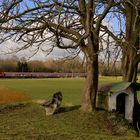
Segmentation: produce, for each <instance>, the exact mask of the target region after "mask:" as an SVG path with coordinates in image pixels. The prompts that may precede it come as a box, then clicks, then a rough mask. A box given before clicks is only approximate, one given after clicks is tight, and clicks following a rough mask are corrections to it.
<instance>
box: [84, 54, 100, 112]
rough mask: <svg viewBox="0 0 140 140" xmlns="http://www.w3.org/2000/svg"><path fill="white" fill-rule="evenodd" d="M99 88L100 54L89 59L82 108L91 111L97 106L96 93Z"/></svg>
mask: <svg viewBox="0 0 140 140" xmlns="http://www.w3.org/2000/svg"><path fill="white" fill-rule="evenodd" d="M97 88H98V56H94V60H88V61H87V77H86V83H85V89H84V96H83V97H82V110H83V111H86V112H91V111H93V110H94V109H95V108H96V94H97Z"/></svg>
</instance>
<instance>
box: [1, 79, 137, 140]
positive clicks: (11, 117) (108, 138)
mask: <svg viewBox="0 0 140 140" xmlns="http://www.w3.org/2000/svg"><path fill="white" fill-rule="evenodd" d="M119 80H120V78H118V79H116V78H115V79H114V78H111V77H110V78H106V77H102V78H101V80H100V83H106V82H107V81H109V82H113V81H119ZM83 85H84V79H36V80H34V79H23V80H22V79H1V80H0V87H8V88H13V89H19V90H23V91H25V92H26V94H28V95H30V96H31V97H32V98H33V99H37V98H50V97H51V94H52V93H53V92H55V91H58V90H60V91H62V92H63V94H64V102H63V106H67V105H69V104H72V105H74V106H75V108H68V107H67V108H65V111H62V112H61V113H59V114H56V115H53V116H47V117H46V116H45V111H44V109H43V108H40V106H39V105H37V104H33V103H30V104H29V105H27V106H25V107H23V108H17V109H10V110H4V111H2V112H0V140H5V139H7V140H12V139H13V140H24V139H25V140H53V139H55V140H70V139H71V140H92V139H94V140H102V139H103V140H118V139H121V140H126V139H128V140H129V139H132V140H134V139H137V138H135V137H134V136H132V133H131V130H129V132H130V134H129V136H127V137H124V136H123V137H117V136H112V134H111V129H109V128H108V124H107V122H106V121H105V120H104V119H103V116H105V115H106V114H104V112H96V113H90V114H84V113H82V112H81V111H80V110H78V107H77V106H76V105H79V104H80V98H81V92H82V90H83V89H82V88H83Z"/></svg>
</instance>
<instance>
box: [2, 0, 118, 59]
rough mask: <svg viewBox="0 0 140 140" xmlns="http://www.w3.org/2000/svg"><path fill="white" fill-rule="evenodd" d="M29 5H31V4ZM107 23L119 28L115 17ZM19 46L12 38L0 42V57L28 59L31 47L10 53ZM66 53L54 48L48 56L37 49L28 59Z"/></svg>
mask: <svg viewBox="0 0 140 140" xmlns="http://www.w3.org/2000/svg"><path fill="white" fill-rule="evenodd" d="M25 1H26V2H28V1H27V0H25ZM31 6H32V4H31ZM108 17H109V16H107V17H106V19H105V20H104V22H106V23H107V22H108V21H109V20H110V19H109V18H108ZM107 24H108V23H107ZM109 24H110V26H111V27H112V28H113V29H114V30H115V31H117V30H118V29H119V25H118V22H117V19H116V18H113V19H112V20H110V22H109ZM51 45H52V44H51V43H50V44H49V46H48V47H51ZM19 46H22V44H20V43H19V44H18V43H15V42H13V41H12V40H9V41H6V42H5V43H3V44H0V58H10V57H12V56H13V55H15V56H17V57H18V58H19V59H21V58H26V59H29V58H30V56H32V54H33V50H32V49H31V48H30V49H28V50H22V51H20V52H17V53H10V52H13V50H14V48H16V47H19ZM67 55H68V53H67V51H64V50H60V49H58V48H55V49H54V50H53V52H52V53H51V54H50V55H49V56H47V55H46V53H45V52H42V51H41V50H39V51H38V53H36V54H35V55H34V56H32V57H31V58H30V59H31V60H46V59H48V58H51V57H53V58H60V57H63V56H67Z"/></svg>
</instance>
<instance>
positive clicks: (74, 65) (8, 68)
mask: <svg viewBox="0 0 140 140" xmlns="http://www.w3.org/2000/svg"><path fill="white" fill-rule="evenodd" d="M0 72H49V73H50V72H60V73H61V72H62V73H73V72H74V73H83V72H85V67H84V66H83V65H82V60H81V59H80V58H75V59H72V60H67V61H66V60H53V59H48V60H46V61H39V60H30V61H19V60H16V59H1V60H0Z"/></svg>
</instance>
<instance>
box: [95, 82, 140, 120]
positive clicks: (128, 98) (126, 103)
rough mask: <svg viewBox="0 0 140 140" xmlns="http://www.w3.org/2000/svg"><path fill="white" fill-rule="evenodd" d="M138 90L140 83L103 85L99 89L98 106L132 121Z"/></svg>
mask: <svg viewBox="0 0 140 140" xmlns="http://www.w3.org/2000/svg"><path fill="white" fill-rule="evenodd" d="M138 90H140V84H139V83H131V82H119V83H112V84H106V85H103V86H101V87H99V89H98V96H97V102H96V106H97V108H99V109H104V110H107V111H116V112H118V113H120V114H123V115H124V117H125V119H127V120H129V121H132V120H133V108H134V102H135V101H134V100H135V97H136V96H137V91H138Z"/></svg>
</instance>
